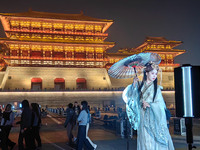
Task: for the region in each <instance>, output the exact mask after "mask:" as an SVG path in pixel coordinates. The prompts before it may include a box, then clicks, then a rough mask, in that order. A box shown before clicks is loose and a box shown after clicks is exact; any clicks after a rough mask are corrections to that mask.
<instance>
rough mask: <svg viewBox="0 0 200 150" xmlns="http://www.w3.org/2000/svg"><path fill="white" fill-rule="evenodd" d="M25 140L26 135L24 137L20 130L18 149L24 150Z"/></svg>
mask: <svg viewBox="0 0 200 150" xmlns="http://www.w3.org/2000/svg"><path fill="white" fill-rule="evenodd" d="M23 139H24V135H23V133H21V130H20V132H19V137H18V149H19V150H24V144H23Z"/></svg>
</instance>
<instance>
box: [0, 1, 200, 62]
mask: <svg viewBox="0 0 200 150" xmlns="http://www.w3.org/2000/svg"><path fill="white" fill-rule="evenodd" d="M118 1H119V2H118ZM118 1H117V0H1V3H0V12H1V13H6V12H11V13H15V12H25V11H28V9H29V8H32V10H33V11H44V12H53V13H66V14H78V13H80V11H81V10H82V11H83V12H84V14H85V15H87V16H90V17H95V18H100V19H109V20H114V23H113V25H112V26H111V27H110V28H109V29H108V30H107V33H108V34H109V36H108V38H107V39H106V41H110V42H116V46H115V47H113V48H112V49H111V50H109V51H108V52H116V51H117V50H119V49H120V48H133V47H137V46H139V45H140V44H142V43H143V42H144V40H145V38H146V37H147V36H153V37H157V36H162V37H165V38H166V39H168V40H175V41H183V44H182V45H180V46H178V47H175V48H177V49H184V50H186V51H187V52H186V53H185V54H182V55H180V56H177V57H176V59H175V62H176V63H180V64H186V63H187V64H188V63H189V64H192V65H200V0H118ZM1 29H2V28H1ZM2 33H3V32H2V31H0V34H1V35H2Z"/></svg>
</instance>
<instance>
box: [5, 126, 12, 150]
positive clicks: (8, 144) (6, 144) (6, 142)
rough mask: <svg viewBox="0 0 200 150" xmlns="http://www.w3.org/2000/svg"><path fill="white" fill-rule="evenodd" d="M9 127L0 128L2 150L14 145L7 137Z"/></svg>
mask: <svg viewBox="0 0 200 150" xmlns="http://www.w3.org/2000/svg"><path fill="white" fill-rule="evenodd" d="M10 130H11V126H4V127H2V150H8V146H9V147H12V146H13V145H15V143H14V142H12V141H11V140H10V139H9V138H8V137H9V134H10Z"/></svg>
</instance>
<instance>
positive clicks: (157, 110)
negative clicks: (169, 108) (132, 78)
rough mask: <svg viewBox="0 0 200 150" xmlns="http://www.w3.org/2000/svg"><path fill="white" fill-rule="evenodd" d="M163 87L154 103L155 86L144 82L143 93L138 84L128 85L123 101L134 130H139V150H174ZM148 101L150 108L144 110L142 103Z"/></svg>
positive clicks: (159, 88) (159, 89)
mask: <svg viewBox="0 0 200 150" xmlns="http://www.w3.org/2000/svg"><path fill="white" fill-rule="evenodd" d="M161 89H162V87H161V86H158V88H157V94H156V97H155V99H154V101H153V96H154V84H153V83H150V84H149V85H147V84H146V82H144V85H143V87H142V89H141V93H139V92H138V86H137V84H136V85H135V86H134V85H133V84H131V85H128V86H127V87H126V89H125V90H124V91H123V100H124V102H125V103H126V111H127V115H128V118H129V121H130V123H131V125H132V127H133V129H135V130H137V150H174V146H173V142H172V139H171V136H170V133H169V130H168V128H167V120H166V114H165V108H166V105H165V102H164V99H163V97H162V93H161ZM143 101H146V102H148V103H149V104H150V107H147V108H146V109H144V108H143V107H142V102H143Z"/></svg>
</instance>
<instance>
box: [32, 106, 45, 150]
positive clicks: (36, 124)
mask: <svg viewBox="0 0 200 150" xmlns="http://www.w3.org/2000/svg"><path fill="white" fill-rule="evenodd" d="M31 108H32V111H33V125H32V132H33V138H34V140H36V141H37V148H41V147H42V143H41V138H40V125H41V116H40V112H39V108H38V104H37V103H31Z"/></svg>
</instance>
